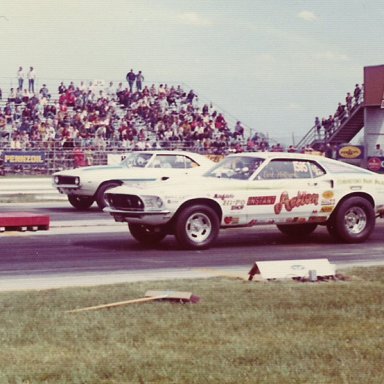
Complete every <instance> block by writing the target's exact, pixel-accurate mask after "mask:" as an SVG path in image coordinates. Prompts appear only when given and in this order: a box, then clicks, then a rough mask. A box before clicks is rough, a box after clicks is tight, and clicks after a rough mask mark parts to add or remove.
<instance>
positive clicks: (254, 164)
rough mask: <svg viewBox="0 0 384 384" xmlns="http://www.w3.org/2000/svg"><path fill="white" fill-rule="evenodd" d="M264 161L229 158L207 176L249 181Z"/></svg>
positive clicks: (236, 157)
mask: <svg viewBox="0 0 384 384" xmlns="http://www.w3.org/2000/svg"><path fill="white" fill-rule="evenodd" d="M264 161H265V160H264V159H261V158H258V157H251V156H229V157H226V158H225V159H224V160H222V161H221V162H220V163H219V164H217V165H216V166H215V167H213V168H212V169H211V170H210V171H208V172H207V173H206V174H205V176H207V177H224V178H229V179H240V180H248V179H249V178H250V177H251V176H252V175H253V173H254V172H255V171H256V170H257V169H258V168H259V167H260V165H261V164H262V163H263V162H264Z"/></svg>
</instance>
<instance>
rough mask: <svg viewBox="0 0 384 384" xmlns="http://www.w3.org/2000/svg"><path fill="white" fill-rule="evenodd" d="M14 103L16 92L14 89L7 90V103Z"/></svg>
mask: <svg viewBox="0 0 384 384" xmlns="http://www.w3.org/2000/svg"><path fill="white" fill-rule="evenodd" d="M15 101H16V91H15V88H11V89H10V90H9V95H8V102H10V103H14V102H15Z"/></svg>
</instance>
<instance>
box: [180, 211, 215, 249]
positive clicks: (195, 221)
mask: <svg viewBox="0 0 384 384" xmlns="http://www.w3.org/2000/svg"><path fill="white" fill-rule="evenodd" d="M185 232H186V235H187V236H188V238H189V239H190V240H192V241H193V242H194V243H203V242H204V241H206V240H207V239H208V237H209V236H210V234H211V232H212V223H211V220H210V218H209V217H208V216H207V215H206V214H204V213H203V212H196V213H194V214H193V215H191V216H190V217H189V218H188V219H187V221H186V223H185Z"/></svg>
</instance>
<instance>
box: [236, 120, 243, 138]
mask: <svg viewBox="0 0 384 384" xmlns="http://www.w3.org/2000/svg"><path fill="white" fill-rule="evenodd" d="M244 131H245V129H244V126H243V124H241V121H238V122H237V123H236V125H235V131H234V133H233V137H234V138H235V139H239V138H240V139H243V140H244Z"/></svg>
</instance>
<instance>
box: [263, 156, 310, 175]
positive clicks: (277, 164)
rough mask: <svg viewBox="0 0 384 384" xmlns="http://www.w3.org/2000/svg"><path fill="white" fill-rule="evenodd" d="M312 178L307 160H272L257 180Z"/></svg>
mask: <svg viewBox="0 0 384 384" xmlns="http://www.w3.org/2000/svg"><path fill="white" fill-rule="evenodd" d="M311 177H312V175H311V168H310V165H309V163H308V161H306V160H272V161H271V162H270V163H269V164H268V165H267V166H266V167H265V168H264V169H263V170H262V171H261V172H260V173H259V175H258V176H257V179H259V180H280V179H310V178H311Z"/></svg>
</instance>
